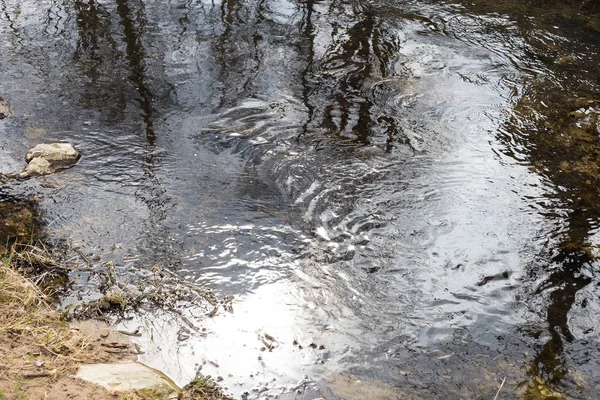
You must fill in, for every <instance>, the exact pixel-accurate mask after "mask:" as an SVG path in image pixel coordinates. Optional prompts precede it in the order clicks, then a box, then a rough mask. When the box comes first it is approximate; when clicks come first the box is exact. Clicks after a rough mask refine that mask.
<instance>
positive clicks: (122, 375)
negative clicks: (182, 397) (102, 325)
mask: <svg viewBox="0 0 600 400" xmlns="http://www.w3.org/2000/svg"><path fill="white" fill-rule="evenodd" d="M76 377H77V378H79V379H83V380H85V381H88V382H92V383H95V384H97V385H100V386H103V387H104V388H106V389H108V390H109V391H111V392H126V391H132V390H144V389H146V390H151V391H153V392H154V393H160V394H163V396H161V397H160V398H164V399H176V398H177V396H178V393H179V391H180V390H179V388H178V387H177V386H176V385H175V384H174V383H173V382H171V381H170V380H169V379H168V378H167V377H165V376H164V375H162V374H160V373H159V372H157V371H155V370H153V369H151V368H148V367H146V366H145V365H143V364H140V363H137V362H125V363H118V364H83V365H81V366H80V367H79V371H78V372H77V375H76Z"/></svg>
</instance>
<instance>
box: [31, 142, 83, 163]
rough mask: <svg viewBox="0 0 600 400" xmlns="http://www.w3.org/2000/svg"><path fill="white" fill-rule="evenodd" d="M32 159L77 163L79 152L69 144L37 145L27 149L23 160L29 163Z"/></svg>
mask: <svg viewBox="0 0 600 400" xmlns="http://www.w3.org/2000/svg"><path fill="white" fill-rule="evenodd" d="M34 158H43V159H44V160H47V161H63V162H64V161H68V162H70V161H77V160H78V159H79V152H78V151H77V149H76V148H75V147H73V145H72V144H71V143H50V144H38V145H37V146H35V147H33V148H31V149H29V151H28V152H27V156H26V157H25V159H26V160H27V161H31V160H33V159H34Z"/></svg>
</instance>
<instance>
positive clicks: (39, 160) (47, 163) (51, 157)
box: [19, 143, 80, 178]
mask: <svg viewBox="0 0 600 400" xmlns="http://www.w3.org/2000/svg"><path fill="white" fill-rule="evenodd" d="M79 157H80V154H79V151H77V149H76V148H75V147H73V145H72V144H70V143H51V144H38V145H37V146H35V147H33V148H32V149H29V151H28V152H27V156H26V157H25V159H26V160H27V161H28V162H29V164H28V165H27V167H26V168H25V171H23V172H22V173H21V174H20V175H19V176H20V177H21V178H26V177H29V176H32V175H48V174H53V173H55V172H58V171H61V170H63V169H66V168H70V167H72V166H73V165H75V164H76V163H77V161H78V160H79Z"/></svg>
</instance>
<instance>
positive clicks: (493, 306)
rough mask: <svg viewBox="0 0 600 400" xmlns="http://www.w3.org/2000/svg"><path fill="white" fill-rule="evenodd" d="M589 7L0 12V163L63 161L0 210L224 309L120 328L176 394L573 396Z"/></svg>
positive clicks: (242, 2)
mask: <svg viewBox="0 0 600 400" xmlns="http://www.w3.org/2000/svg"><path fill="white" fill-rule="evenodd" d="M575 3H576V4H575ZM580 3H581V4H580ZM599 11H600V6H598V5H597V2H595V1H588V2H573V4H572V5H569V4H568V2H566V3H563V4H559V3H556V2H552V1H546V2H542V1H538V2H534V4H533V5H531V6H524V5H522V4H520V3H518V2H516V3H514V4H513V3H510V2H498V4H495V3H493V2H487V1H475V2H469V3H468V4H461V3H458V2H456V3H451V2H437V1H392V0H382V1H377V2H374V1H363V0H353V1H349V2H340V1H335V0H334V1H330V0H324V1H287V0H259V1H246V0H224V1H222V2H221V1H219V0H214V1H212V2H209V1H201V0H186V1H183V0H181V1H179V0H169V1H151V0H101V1H95V0H89V1H80V0H41V1H40V0H19V1H17V0H0V96H2V97H4V98H5V99H6V100H8V101H9V103H10V104H11V108H12V112H13V116H12V117H11V118H8V119H5V120H1V121H0V133H1V135H0V148H1V149H2V151H1V152H0V161H1V162H2V163H1V165H0V168H1V170H0V172H2V173H8V172H14V171H18V170H20V169H22V168H23V167H24V160H23V155H24V154H25V152H26V150H27V148H29V147H31V146H33V145H35V144H37V143H41V142H54V141H68V142H71V143H73V144H74V145H75V146H76V147H77V148H78V149H79V150H80V151H81V152H82V154H83V156H82V158H81V160H80V162H79V163H78V164H77V165H76V166H75V167H74V168H71V169H69V170H65V171H63V172H61V173H58V174H55V175H51V176H47V177H40V178H34V179H31V180H28V181H23V182H12V183H6V184H4V186H3V187H2V192H0V194H2V196H3V197H5V196H15V195H18V196H27V197H29V198H36V199H38V200H39V207H40V209H41V211H42V214H43V217H44V220H45V221H46V225H47V231H48V234H49V235H50V237H51V238H53V239H56V240H66V241H68V242H69V243H70V244H71V246H73V247H75V248H79V249H80V250H81V251H82V252H84V253H87V254H93V255H97V256H98V257H100V259H102V260H112V261H113V262H114V263H115V265H117V268H118V269H119V271H121V275H122V276H123V279H125V280H126V279H127V272H128V271H131V270H135V269H138V270H139V269H144V268H149V267H150V266H152V265H154V264H160V265H163V266H165V267H167V268H169V269H171V270H173V271H175V272H176V273H177V274H178V275H180V276H182V277H186V278H191V279H194V280H196V281H198V282H199V283H201V284H205V285H208V286H211V287H213V288H214V289H215V291H216V292H217V293H220V294H222V295H232V296H233V297H234V300H233V309H234V311H233V313H219V314H217V315H216V316H214V317H212V318H206V317H203V316H202V315H201V314H202V313H201V312H200V311H198V310H194V309H193V308H187V309H184V310H182V311H181V312H183V313H185V315H186V318H188V319H190V320H192V321H194V322H195V323H196V324H197V325H198V326H201V327H202V329H203V331H202V334H197V333H195V332H191V337H190V338H189V339H187V340H181V339H182V337H181V329H182V324H181V321H180V320H178V319H177V318H176V317H173V316H170V315H169V314H168V313H166V314H165V315H162V314H161V315H156V314H155V315H145V316H141V317H140V316H138V317H136V319H134V320H133V321H129V322H127V323H124V326H125V327H131V326H134V325H135V326H137V325H141V326H142V331H143V332H144V335H143V336H142V338H141V339H140V344H141V346H142V348H144V349H145V350H146V353H145V354H144V355H142V356H141V360H142V361H143V362H145V363H147V364H149V365H151V366H153V367H156V368H158V369H161V370H162V371H164V372H165V373H167V374H168V375H169V376H170V377H172V378H173V379H174V380H175V381H176V382H178V383H179V384H185V383H186V382H188V381H189V380H190V379H192V378H193V377H194V376H195V374H196V373H197V372H198V371H200V373H203V374H211V375H212V376H213V377H216V376H220V377H222V378H223V382H222V384H223V385H224V386H225V387H227V389H228V390H229V391H230V392H231V393H233V394H234V395H235V396H236V397H244V398H269V397H275V396H282V398H305V399H312V398H315V397H319V396H323V397H326V398H328V399H396V398H402V399H412V398H414V399H429V398H430V399H435V398H442V397H446V398H449V399H459V398H464V399H478V398H482V399H483V398H485V399H491V398H493V397H494V395H495V394H496V393H497V391H498V389H499V387H500V385H501V383H502V381H503V380H504V384H503V385H502V388H501V391H500V393H501V396H500V397H499V398H502V399H510V398H544V397H543V396H544V395H546V396H548V392H556V393H562V394H564V395H566V396H567V397H568V398H573V399H580V398H581V399H587V398H590V399H592V398H597V397H598V393H600V365H599V362H600V346H599V344H600V336H599V335H600V323H599V320H598V314H597V313H598V311H600V299H599V294H598V290H597V287H598V285H600V277H599V276H598V270H599V269H598V268H599V264H598V262H597V261H596V260H597V252H596V249H597V246H598V244H600V236H599V235H598V233H597V232H598V216H599V215H600V202H598V201H597V200H596V199H597V198H599V197H598V196H599V195H600V178H599V177H600V174H599V173H598V166H597V165H598V157H599V154H600V151H599V150H600V146H599V143H600V141H599V140H598V135H599V134H600V122H598V121H599V120H598V115H599V114H600V94H599V89H600V79H599V76H600V75H599V71H600V67H599V64H600V54H598V50H599V49H600V33H599V30H598V27H599V26H600V25H598V20H597V15H598V12H599ZM80 278H81V277H80ZM83 280H84V279H83V278H81V282H80V283H79V286H80V287H78V288H77V287H75V286H77V285H75V286H74V288H73V293H76V292H77V290H81V289H83V291H84V292H85V285H86V284H85V282H83ZM89 285H93V282H90V283H89ZM75 297H76V296H75V295H73V298H75ZM72 300H73V299H72V298H71V299H70V300H69V301H72ZM178 338H179V340H178ZM265 338H272V339H274V342H272V341H271V339H265ZM265 342H267V343H269V344H271V343H273V344H274V348H272V349H270V350H269V349H266V348H265V346H266V343H265ZM300 380H303V381H305V382H309V381H310V382H311V384H309V385H301V384H298V382H299V381H300ZM300 383H302V382H300ZM286 396H287V397H286ZM556 396H558V394H556ZM546 398H550V397H546ZM552 398H558V397H552Z"/></svg>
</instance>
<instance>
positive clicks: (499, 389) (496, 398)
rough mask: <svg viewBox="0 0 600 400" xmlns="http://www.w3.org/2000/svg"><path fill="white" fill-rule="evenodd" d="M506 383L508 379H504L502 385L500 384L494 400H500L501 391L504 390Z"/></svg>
mask: <svg viewBox="0 0 600 400" xmlns="http://www.w3.org/2000/svg"><path fill="white" fill-rule="evenodd" d="M504 382H506V377H504V378H502V383H501V384H500V387H499V388H498V391H497V392H496V396H494V400H498V395H499V394H500V391H501V390H502V386H504Z"/></svg>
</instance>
